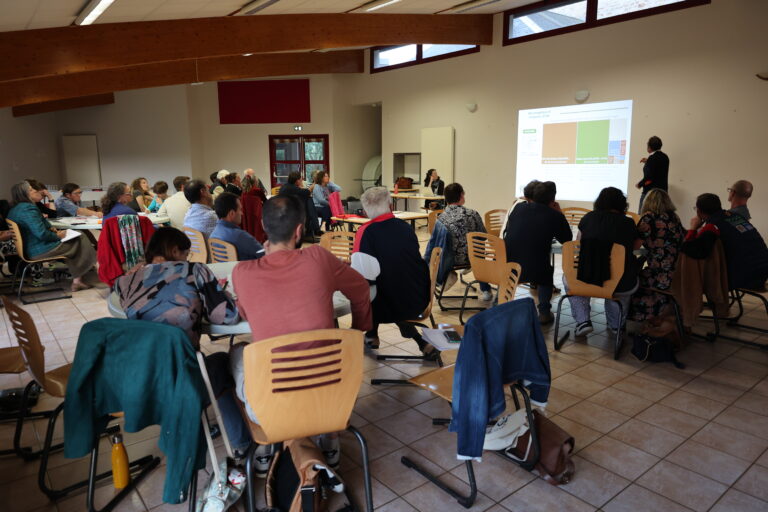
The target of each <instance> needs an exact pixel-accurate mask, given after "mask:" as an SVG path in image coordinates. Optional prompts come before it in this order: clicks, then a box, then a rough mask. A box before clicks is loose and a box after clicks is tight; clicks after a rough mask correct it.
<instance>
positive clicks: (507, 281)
mask: <svg viewBox="0 0 768 512" xmlns="http://www.w3.org/2000/svg"><path fill="white" fill-rule="evenodd" d="M521 272H522V267H521V266H520V264H519V263H515V262H514V261H510V262H508V263H507V267H506V275H505V276H504V280H503V281H502V282H501V284H500V285H499V299H498V303H499V304H504V303H505V302H509V301H511V300H515V292H516V291H517V284H518V282H519V281H520V273H521Z"/></svg>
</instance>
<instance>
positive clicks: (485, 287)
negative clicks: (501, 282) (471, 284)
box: [479, 282, 491, 292]
mask: <svg viewBox="0 0 768 512" xmlns="http://www.w3.org/2000/svg"><path fill="white" fill-rule="evenodd" d="M479 284H480V291H481V292H489V291H491V285H489V284H488V283H483V282H480V283H479Z"/></svg>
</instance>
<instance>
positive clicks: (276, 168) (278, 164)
mask: <svg viewBox="0 0 768 512" xmlns="http://www.w3.org/2000/svg"><path fill="white" fill-rule="evenodd" d="M269 160H270V164H271V169H272V173H271V174H272V176H271V181H272V187H277V186H280V185H282V184H284V183H285V182H286V181H287V179H288V174H289V173H290V172H292V171H298V172H300V173H301V174H302V176H303V177H304V180H305V182H307V183H306V185H307V186H309V185H310V184H311V179H312V173H313V172H315V171H318V170H323V171H330V169H329V165H328V162H329V158H328V135H307V136H290V135H270V136H269Z"/></svg>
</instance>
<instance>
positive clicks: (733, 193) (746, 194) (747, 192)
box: [728, 180, 752, 220]
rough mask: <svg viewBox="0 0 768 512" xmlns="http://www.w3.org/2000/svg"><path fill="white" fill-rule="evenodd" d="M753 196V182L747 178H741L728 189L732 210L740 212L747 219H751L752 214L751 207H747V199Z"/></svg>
mask: <svg viewBox="0 0 768 512" xmlns="http://www.w3.org/2000/svg"><path fill="white" fill-rule="evenodd" d="M750 197H752V183H750V182H748V181H747V180H739V181H737V182H736V183H734V184H733V185H731V188H729V189H728V202H729V203H731V209H730V210H729V211H730V212H733V213H738V214H739V215H741V216H742V217H744V219H745V220H749V219H751V218H752V216H751V215H750V214H749V208H747V201H749V198H750Z"/></svg>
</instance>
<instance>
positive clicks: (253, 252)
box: [211, 192, 264, 261]
mask: <svg viewBox="0 0 768 512" xmlns="http://www.w3.org/2000/svg"><path fill="white" fill-rule="evenodd" d="M213 209H214V210H215V211H216V216H217V217H218V218H219V222H218V223H216V227H215V228H214V230H213V233H211V238H217V239H219V240H223V241H225V242H229V243H230V244H232V245H234V246H235V248H236V249H237V259H238V261H244V260H255V259H258V258H261V257H262V256H264V247H262V246H261V244H260V243H259V242H258V240H256V239H255V238H254V237H252V236H251V235H250V234H249V233H247V232H246V231H244V230H243V229H241V228H240V222H241V221H242V220H243V205H242V203H241V202H240V198H239V197H237V196H236V195H235V194H230V193H229V192H222V193H221V194H219V197H217V198H216V201H215V202H214V205H213Z"/></svg>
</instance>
